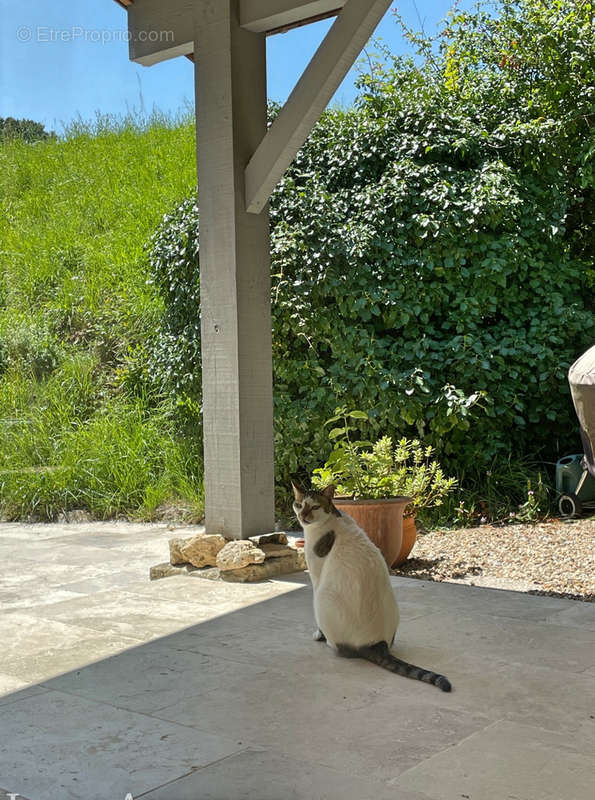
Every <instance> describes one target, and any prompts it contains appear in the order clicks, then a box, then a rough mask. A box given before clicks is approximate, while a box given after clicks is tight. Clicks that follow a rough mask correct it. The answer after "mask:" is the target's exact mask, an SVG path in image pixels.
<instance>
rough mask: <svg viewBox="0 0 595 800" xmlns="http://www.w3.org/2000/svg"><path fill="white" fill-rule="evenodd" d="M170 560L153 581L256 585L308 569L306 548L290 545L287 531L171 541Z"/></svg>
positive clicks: (158, 567)
mask: <svg viewBox="0 0 595 800" xmlns="http://www.w3.org/2000/svg"><path fill="white" fill-rule="evenodd" d="M169 552H170V560H169V561H166V562H164V563H162V564H156V565H155V566H153V567H151V568H150V570H149V578H150V580H152V581H154V580H158V579H160V578H168V577H170V576H172V575H190V576H192V577H199V578H206V579H208V580H223V581H229V582H232V583H252V582H255V581H262V580H266V579H267V578H273V577H278V576H279V575H287V574H290V573H292V572H302V571H303V570H305V569H306V559H305V555H304V550H303V548H297V547H295V546H294V545H293V544H290V543H289V542H288V539H287V535H286V534H285V533H283V532H276V533H266V534H262V535H260V536H251V537H250V538H249V539H239V540H234V539H230V540H228V539H225V538H224V537H223V536H219V535H218V534H206V533H199V534H196V535H195V536H189V537H187V538H183V539H182V538H174V539H170V540H169Z"/></svg>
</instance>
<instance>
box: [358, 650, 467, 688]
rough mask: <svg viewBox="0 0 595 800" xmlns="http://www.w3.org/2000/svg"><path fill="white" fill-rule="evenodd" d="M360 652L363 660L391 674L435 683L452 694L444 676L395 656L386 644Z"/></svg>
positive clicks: (448, 682)
mask: <svg viewBox="0 0 595 800" xmlns="http://www.w3.org/2000/svg"><path fill="white" fill-rule="evenodd" d="M358 652H359V655H360V656H361V657H362V658H366V659H367V660H368V661H371V662H372V663H373V664H378V666H379V667H382V668H383V669H388V670H390V672H396V673H397V675H404V676H405V677H406V678H413V680H416V681H424V683H433V684H434V686H437V687H438V688H439V689H442V691H443V692H450V690H451V688H452V687H451V685H450V681H449V680H448V678H445V677H444V675H438V674H437V673H436V672H431V671H430V670H428V669H423V668H422V667H416V666H414V665H413V664H408V663H407V661H401V659H400V658H396V657H395V656H393V654H392V653H391V652H390V650H389V649H388V645H387V643H386V642H377V643H376V644H372V645H368V646H367V647H360V648H359V651H358Z"/></svg>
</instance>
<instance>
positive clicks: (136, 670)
mask: <svg viewBox="0 0 595 800" xmlns="http://www.w3.org/2000/svg"><path fill="white" fill-rule="evenodd" d="M115 537H116V538H115V539H114V540H113V541H112V543H111V545H110V541H109V535H108V536H107V538H105V539H104V545H103V551H102V552H103V556H104V561H105V563H109V562H110V552H109V551H110V550H112V551H114V550H115V549H117V547H121V545H118V544H117V541H118V535H115ZM75 538H76V537H75ZM80 538H81V539H82V541H81V544H80V549H82V550H84V549H87V550H89V548H90V547H94V546H95V545H97V542H94V543H93V544H89V542H88V541H87V543H86V544H85V543H84V542H85V540H84V536H82V537H80ZM121 538H122V537H121V535H120V539H121ZM160 538H161V539H162V537H160ZM4 541H5V542H6V540H4ZM69 542H70V544H69ZM74 542H75V539H68V540H67V539H66V538H65V537H62V538H60V539H59V540H58V541H57V540H56V539H54V540H53V541H52V542H51V545H52V546H51V547H50V546H49V545H50V542H48V546H47V547H45V548H44V547H43V544H42V543H39V542H38V543H35V544H32V545H31V547H32V549H33V552H38V554H39V553H40V552H41V551H42V550H45V553H46V556H47V557H48V559H49V560H48V561H47V563H46V564H45V565H44V569H47V570H48V572H49V573H50V574H51V573H52V569H55V570H59V569H60V568H62V569H64V568H65V567H63V564H62V560H63V559H64V558H68V553H69V552H70V553H71V560H73V559H74V555H72V554H74V553H75V550H74ZM5 546H6V544H4V545H3V547H5ZM96 549H97V548H96ZM56 552H57V553H58V555H57V556H56V555H55V553H56ZM52 553H53V554H54V556H52ZM87 555H88V553H87ZM30 557H31V556H30ZM52 557H53V558H54V560H53V561H52V560H51V559H52ZM120 563H121V561H120ZM38 569H39V570H40V572H43V569H42V568H41V567H39V566H38ZM117 574H119V573H118V571H117V570H116V569H115V568H114V570H113V571H112V572H111V573H109V575H108V576H107V578H109V581H108V582H109V586H108V584H107V583H105V580H106V579H105V578H104V582H103V583H101V581H99V583H93V581H92V579H88V581H87V584H86V585H85V584H84V582H81V581H79V583H78V585H77V584H75V582H71V583H68V584H61V586H60V588H59V595H56V597H49V596H48V597H42V595H41V594H39V595H38V596H37V595H35V590H34V587H31V591H32V593H33V596H32V598H31V600H30V601H29V604H28V605H27V602H25V603H24V604H23V603H22V602H21V603H17V604H16V605H15V604H14V601H12V602H13V604H12V605H11V601H10V596H11V595H10V593H6V597H7V598H8V601H7V603H8V605H5V613H4V614H3V619H2V622H1V626H0V627H1V630H0V633H1V634H2V638H3V641H4V643H5V646H4V657H3V664H2V667H1V669H0V673H2V674H1V675H0V680H2V686H3V690H4V692H7V691H8V692H10V690H11V689H16V688H18V687H19V686H25V685H27V688H24V689H22V690H20V691H13V692H12V693H9V694H5V696H4V697H2V698H0V729H1V731H2V734H1V735H2V742H3V746H2V751H1V754H0V786H1V787H3V789H4V790H5V792H6V793H8V792H16V793H19V796H20V797H25V798H29V800H46V798H47V799H48V800H49V799H50V798H51V800H67V799H70V798H77V799H78V798H80V799H81V800H82V798H84V800H93V799H94V798H97V800H108V799H109V800H118V799H119V798H121V800H124V798H125V797H126V795H127V793H130V795H131V796H132V797H133V798H138V797H141V796H142V797H146V798H151V800H157V798H159V799H160V800H161V799H163V800H165V798H167V800H183V799H184V798H188V799H190V798H192V800H197V799H198V798H200V800H206V798H210V799H215V798H216V799H217V800H235V798H254V799H255V800H281V798H283V800H288V799H290V798H296V799H297V798H304V800H305V799H306V798H307V799H308V800H311V799H312V798H341V800H347V798H353V799H354V800H367V798H370V800H371V798H374V799H375V800H377V799H378V798H395V797H398V798H399V799H400V800H415V799H416V800H424V798H425V799H426V800H427V799H428V798H431V800H451V799H452V800H455V798H456V800H460V798H473V800H480V798H489V799H490V800H495V799H496V798H505V797H513V796H514V797H522V798H524V799H525V798H526V799H527V800H533V799H534V800H538V798H539V800H548V799H550V798H551V800H553V799H554V798H556V800H559V798H561V797H563V798H565V800H582V799H583V798H585V800H586V798H589V800H590V798H591V797H592V775H593V768H594V767H595V757H594V755H593V753H594V752H595V719H594V717H595V636H594V631H595V613H594V611H595V606H593V605H590V604H581V603H577V602H573V601H569V600H560V599H553V598H544V597H535V596H529V595H523V594H517V593H511V592H503V591H498V590H488V589H478V588H472V587H466V586H458V585H454V584H445V583H442V584H439V583H428V582H424V581H417V580H411V579H404V578H395V579H393V581H394V584H395V586H397V587H398V589H399V599H400V604H401V616H402V625H401V629H400V634H399V637H398V646H397V648H396V650H397V652H398V654H399V655H400V656H401V657H402V658H405V659H407V660H410V661H413V662H415V663H418V664H421V665H423V666H426V667H430V668H433V669H437V670H439V671H441V672H443V673H445V674H446V675H447V676H448V677H449V678H450V679H451V680H452V682H453V685H454V692H453V693H452V694H451V695H448V694H444V693H442V692H440V691H438V690H437V689H435V688H434V687H432V686H428V685H426V684H421V683H418V682H415V681H412V680H406V679H404V678H400V677H397V676H395V675H392V674H390V673H388V672H384V671H383V670H381V669H379V668H378V667H375V666H373V665H371V664H368V663H364V662H360V661H351V660H342V659H339V658H337V657H335V656H334V654H333V653H332V652H331V651H330V649H329V648H327V647H325V646H324V645H322V644H318V643H315V642H313V641H312V638H311V633H312V630H313V620H312V608H311V604H312V596H311V589H310V587H309V583H308V577H307V575H305V574H304V575H301V574H299V575H295V576H291V577H290V578H289V579H286V580H278V581H270V582H267V583H263V584H254V585H245V584H225V583H215V582H210V581H206V580H202V579H200V578H195V577H186V578H167V579H165V580H162V581H157V582H154V583H149V582H148V580H144V579H141V577H140V574H137V576H136V579H135V580H128V581H127V582H126V585H125V586H122V585H118V581H117V580H116V579H115V577H116V575H117ZM57 580H58V578H57ZM95 580H96V581H97V580H99V579H97V578H96V579H95ZM122 582H124V579H123V578H120V583H122ZM39 591H41V590H39ZM54 591H58V590H57V589H55V588H54ZM77 592H78V594H77ZM62 595H70V596H65V597H62ZM13 597H14V595H13ZM48 600H49V601H50V602H48ZM52 601H53V602H52ZM90 662H95V663H90ZM65 669H68V670H69V671H68V672H65V673H64V674H62V675H59V676H58V677H50V676H52V675H56V674H57V673H59V672H63V671H64V670H65ZM2 796H3V794H2V791H0V797H2Z"/></svg>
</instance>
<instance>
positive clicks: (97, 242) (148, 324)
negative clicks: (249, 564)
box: [0, 119, 201, 518]
mask: <svg viewBox="0 0 595 800" xmlns="http://www.w3.org/2000/svg"><path fill="white" fill-rule="evenodd" d="M194 148H195V140H194V124H193V120H190V119H186V120H179V121H176V122H175V123H172V122H169V121H167V120H161V119H153V120H151V121H150V123H149V124H146V125H142V126H141V125H137V124H135V123H134V122H131V121H128V122H126V123H120V124H109V123H108V124H100V125H98V126H96V128H95V129H90V128H79V129H78V130H77V131H75V132H73V133H72V134H71V135H70V136H68V137H67V138H66V139H65V140H61V141H48V142H41V143H37V144H33V145H31V144H25V143H23V142H6V143H4V144H2V145H1V147H0V200H1V203H2V214H1V215H0V253H1V261H0V516H3V517H5V518H17V517H22V516H27V515H33V516H36V517H40V518H51V517H54V516H55V515H56V514H57V513H59V512H60V511H61V510H65V509H69V508H81V507H83V508H86V509H88V510H90V511H91V512H92V513H94V514H95V515H97V516H100V517H104V516H110V515H113V514H115V513H127V512H135V513H140V514H141V515H142V516H151V515H154V514H155V513H158V512H159V509H160V508H162V507H163V506H164V505H167V504H168V503H169V502H170V501H171V500H172V498H176V502H178V501H179V499H180V498H182V499H184V500H185V501H186V504H187V505H188V507H189V508H190V509H192V512H193V513H195V514H196V513H200V505H201V481H200V477H199V476H198V475H195V474H194V473H195V472H196V471H197V467H196V463H195V460H194V456H195V451H196V448H195V447H193V445H192V443H180V442H179V441H176V440H175V439H174V436H173V427H172V421H171V417H172V414H171V409H170V408H168V406H167V403H165V404H164V403H163V402H162V401H158V402H156V399H155V398H154V397H153V398H151V397H147V396H145V395H144V394H143V392H142V391H141V392H136V393H134V392H131V391H129V389H128V388H127V387H125V386H124V384H123V382H122V380H121V376H122V371H123V368H124V366H125V364H126V359H127V357H128V354H129V353H132V352H133V351H134V349H135V348H136V347H137V346H138V345H139V343H140V342H142V341H144V340H145V339H146V337H147V336H148V335H149V334H150V333H151V331H152V330H153V329H154V328H155V326H156V325H157V322H158V320H159V318H160V315H161V312H162V306H161V300H160V298H159V295H158V294H157V292H156V291H155V289H154V288H153V286H152V285H151V284H150V283H148V270H147V257H146V254H145V252H144V249H143V248H144V245H145V243H146V242H147V240H148V238H149V236H150V235H151V233H152V232H153V230H154V229H155V227H156V225H157V224H158V222H159V220H160V219H161V217H162V215H163V214H164V212H166V211H167V210H169V209H170V208H172V207H173V206H175V205H176V203H177V202H178V201H179V200H180V198H182V197H185V196H187V195H188V194H189V193H191V191H192V188H193V187H194V186H195V183H196V169H195V157H194ZM139 509H140V511H139Z"/></svg>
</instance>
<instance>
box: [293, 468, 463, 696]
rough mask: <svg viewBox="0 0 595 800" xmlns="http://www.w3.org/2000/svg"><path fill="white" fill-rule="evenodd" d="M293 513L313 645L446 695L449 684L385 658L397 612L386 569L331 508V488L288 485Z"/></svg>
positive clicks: (353, 528) (371, 546)
mask: <svg viewBox="0 0 595 800" xmlns="http://www.w3.org/2000/svg"><path fill="white" fill-rule="evenodd" d="M292 487H293V493H294V497H295V502H294V504H293V510H294V511H295V513H296V516H297V518H298V521H299V523H300V525H301V526H302V527H303V529H304V537H305V555H306V564H307V565H308V570H309V572H310V578H311V580H312V587H313V589H314V616H315V619H316V624H317V626H318V628H317V630H316V631H315V632H314V639H315V640H316V641H321V642H324V641H326V643H327V644H328V645H329V646H330V647H332V648H333V649H334V650H336V652H337V653H338V654H339V655H340V656H344V657H346V658H365V659H367V660H368V661H371V662H373V663H374V664H378V666H380V667H383V668H384V669H388V670H390V671H391V672H396V673H397V674H398V675H404V676H405V677H407V678H414V679H415V680H419V681H425V682H426V683H433V684H434V685H435V686H437V687H438V688H439V689H442V691H443V692H450V690H451V684H450V681H449V680H448V679H447V678H445V676H444V675H438V674H436V673H435V672H431V671H430V670H427V669H422V668H421V667H415V666H414V665H413V664H408V663H407V662H406V661H401V659H399V658H396V657H395V656H394V655H393V654H392V653H391V652H390V649H389V648H390V647H391V646H392V644H393V642H394V639H395V635H396V632H397V627H398V625H399V608H398V605H397V601H396V599H395V595H394V592H393V589H392V586H391V583H390V578H389V572H388V567H387V566H386V562H385V560H384V558H383V556H382V554H381V553H380V550H379V549H378V548H377V547H376V545H375V544H373V543H372V542H371V541H370V539H369V538H368V537H367V536H366V534H365V533H364V531H363V530H362V529H361V528H360V527H359V526H358V525H357V524H356V522H355V521H354V520H353V519H352V518H351V517H350V516H349V515H347V514H344V513H343V512H341V511H339V510H338V509H337V508H336V507H335V505H334V503H333V497H334V486H329V487H327V488H326V489H323V490H321V491H316V490H313V489H305V488H304V487H303V486H302V484H301V483H299V482H298V481H297V480H292Z"/></svg>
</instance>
